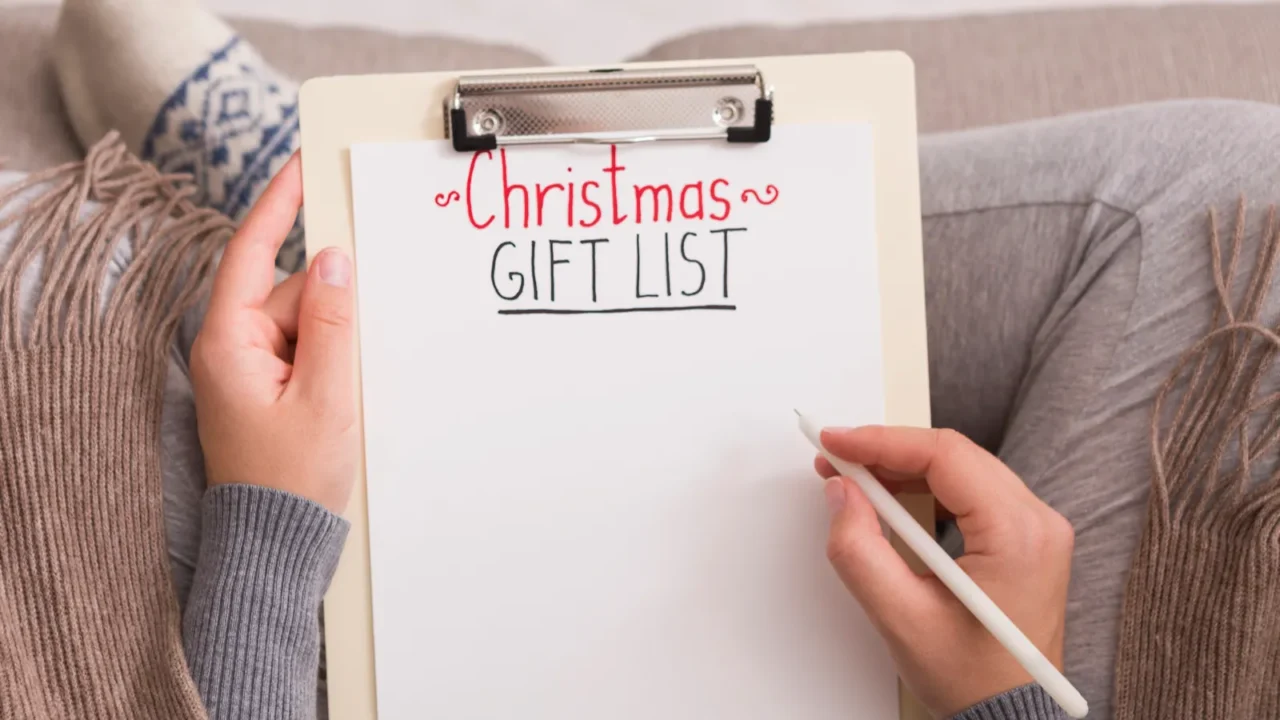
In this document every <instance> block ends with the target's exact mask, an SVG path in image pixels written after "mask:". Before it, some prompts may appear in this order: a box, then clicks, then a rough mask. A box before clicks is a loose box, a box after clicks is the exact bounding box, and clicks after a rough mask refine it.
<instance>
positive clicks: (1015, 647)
mask: <svg viewBox="0 0 1280 720" xmlns="http://www.w3.org/2000/svg"><path fill="white" fill-rule="evenodd" d="M796 415H797V416H799V418H800V432H802V433H804V436H805V437H807V438H809V442H811V443H813V446H814V447H815V448H817V449H818V452H820V453H822V456H823V457H825V458H826V459H827V462H830V463H831V466H832V467H834V468H835V469H836V470H837V471H838V472H839V473H840V474H841V475H843V476H845V477H848V478H850V479H852V480H853V481H854V482H855V483H857V484H858V487H859V488H861V489H862V492H863V494H865V495H866V496H867V499H868V500H870V501H871V505H872V507H874V508H875V509H876V512H877V513H879V514H880V517H882V518H884V521H885V523H887V524H888V525H889V527H890V528H891V529H892V530H893V532H894V533H895V534H897V536H898V537H900V538H902V541H903V542H905V543H906V544H907V547H909V548H911V550H912V551H913V552H915V554H916V555H917V556H919V558H920V559H921V560H922V561H923V562H924V564H925V565H927V566H928V567H929V569H930V570H932V571H933V574H934V575H936V576H937V578H938V579H939V580H941V581H942V584H943V585H946V586H947V587H948V588H949V589H950V590H951V592H953V593H955V596H956V597H957V598H959V599H960V602H961V603H963V604H964V606H965V607H966V608H968V609H969V612H971V613H973V615H974V617H976V618H978V621H979V622H981V623H982V624H983V625H984V626H985V627H986V628H987V630H989V631H990V632H991V634H992V635H994V636H995V638H996V640H998V641H999V642H1000V644H1001V645H1003V646H1004V647H1005V648H1006V649H1007V650H1008V651H1009V652H1010V653H1012V654H1013V657H1014V658H1015V659H1017V661H1018V662H1019V663H1020V664H1021V665H1022V667H1024V668H1025V669H1026V671H1027V672H1028V673H1029V674H1030V675H1031V677H1032V679H1034V680H1035V681H1036V682H1037V683H1039V684H1040V686H1041V687H1043V688H1044V690H1045V692H1047V693H1049V696H1050V697H1052V698H1053V699H1054V701H1055V702H1057V703H1058V705H1059V706H1060V707H1061V708H1062V709H1063V710H1064V711H1066V713H1067V714H1068V715H1070V716H1071V717H1073V718H1082V717H1084V716H1085V715H1086V714H1088V712H1089V703H1088V702H1086V701H1085V699H1084V696H1083V695H1081V694H1080V691H1079V690H1076V688H1075V686H1073V685H1072V684H1071V682H1070V681H1069V680H1067V678H1066V676H1064V675H1063V674H1062V673H1061V672H1059V670H1058V668H1056V667H1054V665H1053V663H1051V662H1049V658H1046V657H1045V656H1044V653H1042V652H1040V650H1039V649H1038V648H1037V647H1036V646H1035V644H1033V643H1032V642H1031V641H1030V640H1028V639H1027V636H1026V635H1024V634H1023V633H1022V631H1021V630H1019V629H1018V626H1016V625H1014V624H1013V621H1012V620H1010V619H1009V616H1007V615H1005V614H1004V613H1003V612H1001V610H1000V608H998V607H996V604H995V603H994V602H992V601H991V598H989V597H987V594H986V593H984V592H982V588H980V587H978V585H977V583H975V582H974V581H973V579H972V578H970V577H969V576H968V575H967V574H966V573H965V571H964V570H962V569H960V566H959V565H957V564H956V561H955V560H953V559H952V558H951V556H950V555H948V554H947V551H946V550H943V549H942V546H941V545H939V544H938V542H937V541H936V540H934V539H933V536H932V535H931V534H929V533H928V532H926V531H925V529H924V528H922V527H920V523H918V522H916V520H915V518H913V517H911V513H909V512H907V509H906V508H904V507H903V506H902V503H899V502H898V500H897V498H895V497H894V496H893V495H892V494H890V493H889V491H888V490H886V489H885V488H884V486H883V485H881V484H880V481H878V480H876V479H875V478H874V477H872V475H871V473H870V472H868V471H867V469H866V468H864V467H862V466H861V465H857V464H855V463H851V462H849V461H847V460H843V459H841V458H838V457H836V456H834V455H832V454H831V453H830V452H827V449H826V448H824V447H823V446H822V436H821V433H822V428H820V427H817V426H815V425H814V424H813V423H811V422H810V421H809V420H808V419H807V418H806V417H805V416H804V415H802V414H801V413H800V411H799V410H796Z"/></svg>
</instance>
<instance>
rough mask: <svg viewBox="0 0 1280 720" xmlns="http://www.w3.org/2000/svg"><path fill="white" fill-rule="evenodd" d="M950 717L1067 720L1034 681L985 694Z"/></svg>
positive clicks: (988, 719) (952, 718)
mask: <svg viewBox="0 0 1280 720" xmlns="http://www.w3.org/2000/svg"><path fill="white" fill-rule="evenodd" d="M951 720H1068V717H1067V714H1066V712H1065V711H1063V710H1062V708H1060V707H1058V704H1057V703H1056V702H1054V701H1053V698H1051V697H1049V694H1048V693H1046V692H1045V691H1044V688H1042V687H1040V686H1039V685H1037V684H1035V683H1030V684H1027V685H1022V686H1020V687H1016V688H1014V689H1012V690H1009V691H1008V692H1005V693H1002V694H1000V695H996V696H994V697H989V698H987V699H986V700H983V701H982V702H980V703H978V704H977V705H974V706H973V707H970V708H968V709H966V710H965V711H964V712H962V713H960V714H959V715H953V716H952V717H951Z"/></svg>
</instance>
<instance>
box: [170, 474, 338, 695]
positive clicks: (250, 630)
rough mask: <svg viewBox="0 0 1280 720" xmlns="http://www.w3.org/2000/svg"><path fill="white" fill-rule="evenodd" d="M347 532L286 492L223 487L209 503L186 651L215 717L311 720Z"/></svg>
mask: <svg viewBox="0 0 1280 720" xmlns="http://www.w3.org/2000/svg"><path fill="white" fill-rule="evenodd" d="M347 529H348V524H347V522H346V521H345V520H343V519H342V518H340V517H338V516H337V515H335V514H333V513H331V512H329V511H328V510H326V509H324V508H323V507H321V506H320V505H317V504H316V503H313V502H311V501H309V500H305V499H303V498H301V497H298V496H296V495H292V494H289V493H286V492H282V491H279V490H271V489H267V488H261V487H255V486H249V485H222V486H217V487H213V488H210V489H209V490H208V491H207V492H206V493H205V496H204V503H203V528H202V537H201V542H200V557H199V560H198V562H197V565H196V573H195V579H194V581H193V583H192V588H191V596H190V599H189V600H188V602H187V609H186V614H185V615H184V617H183V645H184V647H185V649H186V653H187V662H188V664H189V666H190V668H191V673H192V676H193V677H194V679H195V681H196V686H197V687H198V688H199V690H200V696H201V698H202V699H203V700H204V703H205V706H206V707H207V708H208V710H209V717H210V718H212V719H214V720H217V719H218V718H242V717H243V718H249V717H252V718H255V719H260V720H276V719H278V718H297V717H311V716H312V715H313V714H314V713H315V708H316V697H315V693H316V683H317V678H318V662H319V652H320V631H319V610H320V603H321V600H322V599H323V597H324V593H325V590H326V589H327V588H328V585H329V581H330V579H331V578H332V576H333V571H334V569H335V568H336V566H337V562H338V557H339V555H340V554H341V552H342V546H343V542H344V540H345V539H346V534H347Z"/></svg>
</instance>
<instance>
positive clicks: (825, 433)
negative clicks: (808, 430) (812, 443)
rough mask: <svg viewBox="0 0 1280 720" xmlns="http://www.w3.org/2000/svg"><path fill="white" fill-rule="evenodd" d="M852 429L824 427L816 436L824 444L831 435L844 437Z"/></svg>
mask: <svg viewBox="0 0 1280 720" xmlns="http://www.w3.org/2000/svg"><path fill="white" fill-rule="evenodd" d="M852 429H853V428H847V427H824V428H822V432H820V433H818V436H819V438H820V439H821V440H822V442H823V443H824V444H825V443H826V442H827V440H828V439H829V438H830V437H831V436H832V435H844V434H845V433H847V432H849V431H850V430H852Z"/></svg>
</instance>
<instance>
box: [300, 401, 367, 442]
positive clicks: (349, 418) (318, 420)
mask: <svg viewBox="0 0 1280 720" xmlns="http://www.w3.org/2000/svg"><path fill="white" fill-rule="evenodd" d="M310 400H311V401H310V402H309V403H308V404H307V405H308V410H309V412H310V415H311V421H312V422H313V423H314V424H315V425H316V426H317V427H320V428H324V430H325V431H326V432H333V433H337V434H343V433H346V432H347V431H349V430H350V429H351V428H353V427H354V426H355V423H356V413H355V409H354V408H352V406H351V403H349V402H346V401H345V400H344V399H342V398H337V397H333V396H332V395H330V394H328V393H321V394H320V395H318V396H316V397H312V398H311V399H310Z"/></svg>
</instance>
